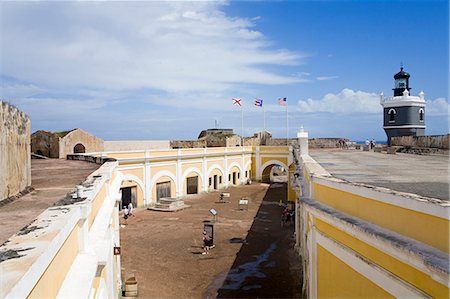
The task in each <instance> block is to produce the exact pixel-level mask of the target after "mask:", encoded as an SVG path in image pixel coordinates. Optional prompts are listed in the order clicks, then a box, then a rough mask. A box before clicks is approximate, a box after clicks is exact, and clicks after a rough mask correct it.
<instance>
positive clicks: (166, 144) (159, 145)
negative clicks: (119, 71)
mask: <svg viewBox="0 0 450 299" xmlns="http://www.w3.org/2000/svg"><path fill="white" fill-rule="evenodd" d="M104 147H105V148H104V149H103V151H105V152H113V151H131V150H135V151H137V150H147V149H170V141H169V140H123V141H122V140H120V141H104Z"/></svg>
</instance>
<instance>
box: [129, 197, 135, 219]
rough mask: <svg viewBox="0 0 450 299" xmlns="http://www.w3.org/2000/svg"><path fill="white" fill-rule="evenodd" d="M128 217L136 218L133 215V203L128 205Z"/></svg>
mask: <svg viewBox="0 0 450 299" xmlns="http://www.w3.org/2000/svg"><path fill="white" fill-rule="evenodd" d="M128 216H134V215H133V203H132V202H131V201H130V203H129V204H128Z"/></svg>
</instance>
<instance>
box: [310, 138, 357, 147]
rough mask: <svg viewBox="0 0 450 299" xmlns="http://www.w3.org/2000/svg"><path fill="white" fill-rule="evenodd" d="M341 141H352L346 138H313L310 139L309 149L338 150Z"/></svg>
mask: <svg viewBox="0 0 450 299" xmlns="http://www.w3.org/2000/svg"><path fill="white" fill-rule="evenodd" d="M339 140H344V141H346V142H347V141H350V140H349V139H346V138H312V139H309V148H336V147H339Z"/></svg>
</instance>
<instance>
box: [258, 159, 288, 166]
mask: <svg viewBox="0 0 450 299" xmlns="http://www.w3.org/2000/svg"><path fill="white" fill-rule="evenodd" d="M272 160H275V161H280V162H283V163H284V165H288V159H287V157H278V158H277V157H264V156H263V157H261V167H262V166H263V165H264V164H265V163H266V162H268V161H272Z"/></svg>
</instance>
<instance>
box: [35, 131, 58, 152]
mask: <svg viewBox="0 0 450 299" xmlns="http://www.w3.org/2000/svg"><path fill="white" fill-rule="evenodd" d="M31 152H33V153H35V154H38V155H41V156H45V157H49V158H59V138H58V136H57V135H55V134H54V133H52V132H48V131H43V130H39V131H36V132H34V133H33V134H31Z"/></svg>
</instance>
